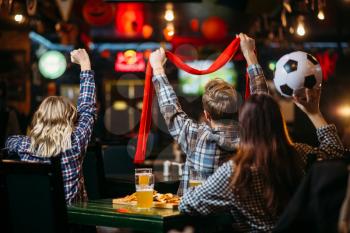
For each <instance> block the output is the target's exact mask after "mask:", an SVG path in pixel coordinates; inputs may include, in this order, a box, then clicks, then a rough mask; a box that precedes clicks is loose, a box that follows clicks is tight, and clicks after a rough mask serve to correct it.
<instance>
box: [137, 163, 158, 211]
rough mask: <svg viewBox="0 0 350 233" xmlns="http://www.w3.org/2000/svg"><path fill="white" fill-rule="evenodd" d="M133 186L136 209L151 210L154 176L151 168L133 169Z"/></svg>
mask: <svg viewBox="0 0 350 233" xmlns="http://www.w3.org/2000/svg"><path fill="white" fill-rule="evenodd" d="M135 186H136V198H137V207H138V208H151V207H152V205H153V189H154V176H153V174H152V168H136V169H135Z"/></svg>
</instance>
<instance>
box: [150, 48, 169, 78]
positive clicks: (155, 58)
mask: <svg viewBox="0 0 350 233" xmlns="http://www.w3.org/2000/svg"><path fill="white" fill-rule="evenodd" d="M149 62H150V64H151V66H152V68H153V73H154V74H156V73H160V72H164V69H163V65H164V63H165V62H166V57H165V51H164V49H163V48H159V49H157V50H156V51H154V52H152V53H151V55H150V57H149Z"/></svg>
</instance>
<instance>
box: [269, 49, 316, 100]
mask: <svg viewBox="0 0 350 233" xmlns="http://www.w3.org/2000/svg"><path fill="white" fill-rule="evenodd" d="M273 81H274V83H275V86H276V89H277V90H278V92H279V93H280V94H281V95H282V96H284V97H291V96H293V94H296V93H297V92H298V91H301V90H303V89H304V88H309V89H312V88H313V87H316V86H319V85H320V84H321V83H322V70H321V66H320V64H319V63H318V61H317V60H316V58H315V57H313V56H312V55H310V54H308V53H305V52H302V51H296V52H292V53H288V54H286V55H284V56H283V57H281V58H280V59H279V60H278V62H277V64H276V70H275V77H274V79H273Z"/></svg>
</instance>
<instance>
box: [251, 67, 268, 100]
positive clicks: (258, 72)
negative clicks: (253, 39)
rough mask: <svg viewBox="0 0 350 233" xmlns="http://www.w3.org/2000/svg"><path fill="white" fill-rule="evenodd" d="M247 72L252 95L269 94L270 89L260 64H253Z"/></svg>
mask: <svg viewBox="0 0 350 233" xmlns="http://www.w3.org/2000/svg"><path fill="white" fill-rule="evenodd" d="M247 72H248V75H249V81H250V84H249V86H250V93H251V94H261V93H266V94H267V93H268V92H269V91H268V88H267V84H266V79H265V75H264V72H263V69H262V68H261V66H260V65H259V64H253V65H250V66H248V68H247Z"/></svg>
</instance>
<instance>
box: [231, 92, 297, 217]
mask: <svg viewBox="0 0 350 233" xmlns="http://www.w3.org/2000/svg"><path fill="white" fill-rule="evenodd" d="M239 122H240V124H241V130H242V132H241V139H240V140H241V141H240V147H239V151H238V153H237V154H236V156H234V158H233V160H234V162H235V171H234V175H233V177H232V184H233V187H234V191H235V192H238V193H239V194H242V195H243V194H247V193H249V192H250V191H251V181H252V172H253V171H255V172H257V173H258V174H259V176H260V177H262V179H263V185H264V190H265V192H264V198H265V200H266V210H267V211H268V212H270V213H271V214H274V215H276V214H279V213H280V212H281V211H282V210H283V208H284V207H285V206H286V204H287V203H288V201H289V199H290V197H291V196H292V194H293V192H294V190H295V188H296V187H297V185H298V184H299V182H300V179H301V169H299V167H300V166H298V163H299V159H298V156H296V153H295V151H294V148H293V145H292V141H291V140H290V138H289V135H288V131H287V128H286V124H285V121H284V119H283V116H282V114H281V112H280V108H279V106H278V104H277V103H276V101H275V100H274V99H273V98H272V97H271V96H269V95H265V94H259V95H252V96H251V97H250V98H249V99H248V100H247V101H246V102H245V103H244V105H243V106H242V109H241V111H240V114H239ZM299 165H300V164H299Z"/></svg>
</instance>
